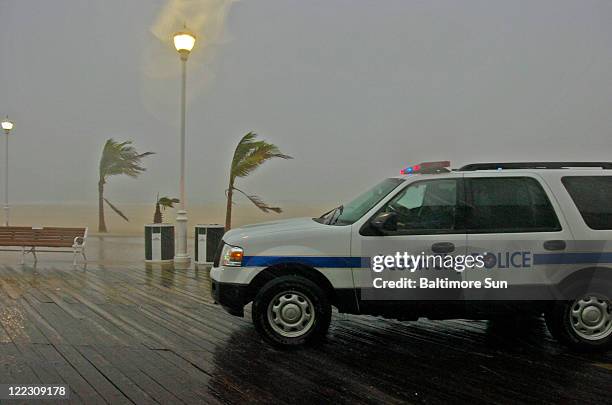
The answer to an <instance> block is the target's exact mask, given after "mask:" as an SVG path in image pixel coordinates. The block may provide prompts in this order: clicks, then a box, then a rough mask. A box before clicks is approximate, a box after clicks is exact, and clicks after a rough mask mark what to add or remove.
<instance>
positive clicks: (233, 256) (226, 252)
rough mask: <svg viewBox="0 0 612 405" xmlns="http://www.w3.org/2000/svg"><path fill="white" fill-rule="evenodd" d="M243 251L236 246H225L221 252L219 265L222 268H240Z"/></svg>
mask: <svg viewBox="0 0 612 405" xmlns="http://www.w3.org/2000/svg"><path fill="white" fill-rule="evenodd" d="M243 255H244V251H243V250H242V248H239V247H237V246H230V245H225V246H223V250H222V251H221V265H222V266H234V267H240V266H242V257H243Z"/></svg>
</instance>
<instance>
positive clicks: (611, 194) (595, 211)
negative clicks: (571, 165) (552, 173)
mask: <svg viewBox="0 0 612 405" xmlns="http://www.w3.org/2000/svg"><path fill="white" fill-rule="evenodd" d="M561 181H562V182H563V185H564V186H565V188H566V189H567V192H568V193H569V195H570V196H571V197H572V200H574V204H576V207H577V208H578V211H580V215H582V219H584V222H586V224H587V226H588V227H589V228H591V229H598V230H601V229H612V176H568V177H563V178H562V179H561Z"/></svg>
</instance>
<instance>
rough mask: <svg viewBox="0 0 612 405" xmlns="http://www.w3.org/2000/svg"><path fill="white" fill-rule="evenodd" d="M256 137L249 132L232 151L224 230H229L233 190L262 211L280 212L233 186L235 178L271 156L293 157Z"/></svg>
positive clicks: (243, 174)
mask: <svg viewBox="0 0 612 405" xmlns="http://www.w3.org/2000/svg"><path fill="white" fill-rule="evenodd" d="M256 138H257V134H256V133H254V132H249V133H248V134H246V135H245V136H243V137H242V139H241V140H240V142H239V143H238V146H236V150H235V151H234V157H233V159H232V167H231V170H230V179H229V187H228V188H227V208H226V211H225V230H226V231H228V230H230V229H231V227H232V198H233V196H234V190H235V191H238V192H239V193H241V194H243V195H244V196H246V198H248V199H249V200H250V201H251V202H252V203H253V204H255V206H256V207H257V208H259V209H260V210H262V211H263V212H269V211H273V212H276V213H279V212H282V209H281V208H280V207H271V206H269V205H268V204H266V203H264V202H263V201H262V200H261V198H259V197H258V196H256V195H249V194H247V193H245V192H244V191H242V190H240V189H238V188H236V187H234V183H235V181H236V178H238V177H246V176H248V175H249V174H251V173H253V172H254V171H255V170H256V169H257V168H258V167H259V166H261V165H262V164H263V163H264V162H266V161H267V160H270V159H272V158H282V159H293V158H292V157H291V156H289V155H285V154H283V153H281V151H280V150H279V149H278V147H277V146H276V145H274V144H271V143H268V142H266V141H257V140H256Z"/></svg>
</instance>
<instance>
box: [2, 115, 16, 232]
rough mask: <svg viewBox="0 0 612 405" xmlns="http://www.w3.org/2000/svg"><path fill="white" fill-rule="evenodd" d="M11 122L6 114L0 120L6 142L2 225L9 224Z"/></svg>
mask: <svg viewBox="0 0 612 405" xmlns="http://www.w3.org/2000/svg"><path fill="white" fill-rule="evenodd" d="M13 126H14V124H13V122H12V121H11V120H9V118H8V115H7V116H6V118H5V119H4V120H2V129H3V130H4V133H5V134H6V143H5V148H4V152H5V155H4V226H9V211H10V208H9V198H8V178H9V177H8V171H9V160H8V159H9V151H8V147H9V133H10V132H11V130H12V129H13Z"/></svg>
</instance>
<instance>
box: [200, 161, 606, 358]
mask: <svg viewBox="0 0 612 405" xmlns="http://www.w3.org/2000/svg"><path fill="white" fill-rule="evenodd" d="M448 166H449V162H430V163H422V164H420V165H415V166H411V167H408V168H406V169H404V170H402V172H401V174H402V175H401V176H398V177H392V178H388V179H385V180H383V181H382V182H380V183H379V184H377V185H375V186H374V187H373V188H371V189H370V190H368V191H367V192H365V193H363V194H361V195H360V196H359V197H357V198H355V199H354V200H353V201H351V202H349V203H347V204H344V205H341V206H339V207H338V208H336V209H334V210H332V211H330V212H328V213H326V214H324V215H322V216H321V217H319V218H300V219H292V220H284V221H275V222H268V223H262V224H256V225H249V226H244V227H241V228H237V229H233V230H231V231H229V232H227V233H226V234H225V235H224V237H223V241H222V243H221V246H220V247H219V250H218V252H217V255H216V258H215V263H214V266H213V268H212V270H211V279H212V294H213V297H214V299H215V301H216V302H218V303H219V304H221V305H222V306H223V307H224V308H225V309H226V310H227V311H228V312H229V313H231V314H233V315H237V316H243V315H244V307H245V305H247V304H248V303H250V302H252V303H253V306H252V318H253V322H254V324H255V327H256V329H257V330H258V331H259V332H260V333H261V334H262V335H263V337H264V338H265V339H266V340H268V341H269V342H271V343H273V344H277V345H281V346H295V345H300V344H304V343H308V342H314V341H317V340H319V339H321V338H322V337H323V336H325V334H326V332H327V330H328V327H329V324H330V320H331V310H332V306H335V307H336V308H337V309H338V311H339V312H344V313H351V314H370V315H379V316H384V317H389V318H394V319H399V320H417V319H419V318H420V317H427V318H429V319H451V318H470V319H491V318H493V317H508V316H514V315H517V314H525V313H530V314H535V315H541V314H544V315H545V318H546V322H547V325H548V327H549V330H550V332H551V334H552V335H553V336H554V337H555V338H557V339H558V340H559V341H561V342H563V343H565V344H567V345H568V346H570V347H572V348H574V349H578V350H589V349H606V348H610V347H611V346H612V303H611V298H612V246H610V245H612V163H607V162H529V163H476V164H469V165H467V166H464V167H462V168H460V169H457V170H450V169H448ZM387 248H388V249H390V250H391V251H396V252H397V253H396V257H399V258H401V257H402V256H401V255H402V254H403V255H406V254H407V253H410V255H411V256H410V257H413V258H414V257H416V256H422V257H424V258H426V257H430V256H433V257H434V258H435V257H438V256H440V257H443V258H446V259H448V258H451V259H454V260H455V262H456V263H459V259H461V262H462V263H464V264H468V259H466V257H470V256H473V257H475V259H473V260H472V264H473V265H474V266H473V267H474V268H467V269H464V267H465V266H462V268H461V271H457V267H455V268H454V269H451V270H449V269H446V268H444V269H441V268H439V266H434V268H433V269H429V268H426V267H424V266H422V265H420V266H413V268H412V270H410V271H405V272H398V271H393V270H397V268H393V266H391V268H390V269H388V270H385V271H383V272H382V273H379V272H378V271H379V270H377V269H373V267H372V262H373V258H374V257H378V256H377V255H378V254H379V253H382V251H383V250H385V249H387ZM386 257H392V255H389V256H386ZM404 257H408V256H404ZM451 261H452V260H451ZM414 263H416V260H413V264H414ZM467 267H469V266H467ZM386 274H389V275H390V276H389V277H390V281H386V280H385V279H384V277H385V275H386ZM404 274H405V275H407V277H404ZM411 277H412V278H413V279H415V278H420V281H419V280H417V279H415V281H414V282H412V281H410V279H411ZM423 278H425V281H423ZM391 279H393V280H391ZM400 280H401V282H400ZM425 290H428V291H427V293H426V294H425V293H424V292H425ZM400 291H401V292H400ZM398 292H399V293H398Z"/></svg>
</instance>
